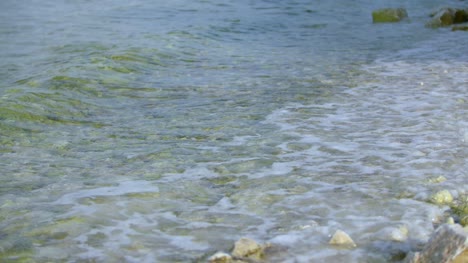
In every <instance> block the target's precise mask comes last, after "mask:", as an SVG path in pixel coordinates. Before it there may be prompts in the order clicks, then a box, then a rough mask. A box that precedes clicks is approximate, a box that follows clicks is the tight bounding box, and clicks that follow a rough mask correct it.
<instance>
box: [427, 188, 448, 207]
mask: <svg viewBox="0 0 468 263" xmlns="http://www.w3.org/2000/svg"><path fill="white" fill-rule="evenodd" d="M430 202H431V203H433V204H436V205H449V204H451V203H452V202H453V196H452V194H451V193H450V192H449V191H448V190H442V191H439V192H437V193H435V194H433V195H432V196H431V198H430Z"/></svg>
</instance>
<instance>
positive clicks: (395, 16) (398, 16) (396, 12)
mask: <svg viewBox="0 0 468 263" xmlns="http://www.w3.org/2000/svg"><path fill="white" fill-rule="evenodd" d="M405 18H408V13H407V12H406V9H404V8H383V9H378V10H375V11H373V12H372V21H373V22H374V23H392V22H399V21H401V20H402V19H405Z"/></svg>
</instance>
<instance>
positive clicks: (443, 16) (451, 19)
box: [426, 8, 468, 27]
mask: <svg viewBox="0 0 468 263" xmlns="http://www.w3.org/2000/svg"><path fill="white" fill-rule="evenodd" d="M431 17H432V19H431V20H430V21H429V22H427V23H426V26H428V27H444V26H450V25H453V24H460V23H465V22H468V10H466V9H456V8H442V9H440V10H438V11H437V12H435V13H433V14H431Z"/></svg>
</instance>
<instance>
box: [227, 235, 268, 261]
mask: <svg viewBox="0 0 468 263" xmlns="http://www.w3.org/2000/svg"><path fill="white" fill-rule="evenodd" d="M263 249H264V248H263V246H261V245H260V244H258V243H257V242H255V240H252V239H250V238H245V237H243V238H241V239H239V240H238V241H237V242H236V243H235V244H234V249H233V250H232V255H233V256H234V257H237V258H252V259H255V260H261V259H262V258H263V256H264V252H263Z"/></svg>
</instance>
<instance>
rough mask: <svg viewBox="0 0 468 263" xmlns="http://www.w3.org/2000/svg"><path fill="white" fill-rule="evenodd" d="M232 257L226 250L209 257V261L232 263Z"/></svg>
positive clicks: (213, 262)
mask: <svg viewBox="0 0 468 263" xmlns="http://www.w3.org/2000/svg"><path fill="white" fill-rule="evenodd" d="M232 262H233V261H232V257H231V255H229V254H226V253H224V252H217V253H216V254H214V255H213V256H211V257H210V258H208V263H232Z"/></svg>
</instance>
